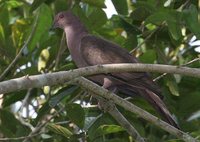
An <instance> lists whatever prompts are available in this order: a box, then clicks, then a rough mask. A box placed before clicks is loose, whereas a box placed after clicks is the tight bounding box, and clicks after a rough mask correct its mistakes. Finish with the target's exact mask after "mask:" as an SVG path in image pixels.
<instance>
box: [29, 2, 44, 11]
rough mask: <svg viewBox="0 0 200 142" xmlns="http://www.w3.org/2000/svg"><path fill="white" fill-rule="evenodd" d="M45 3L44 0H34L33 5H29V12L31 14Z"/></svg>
mask: <svg viewBox="0 0 200 142" xmlns="http://www.w3.org/2000/svg"><path fill="white" fill-rule="evenodd" d="M45 1H46V0H34V1H33V3H32V5H31V9H30V12H33V11H34V10H36V9H37V8H38V7H39V6H40V5H41V4H42V3H44V2H45Z"/></svg>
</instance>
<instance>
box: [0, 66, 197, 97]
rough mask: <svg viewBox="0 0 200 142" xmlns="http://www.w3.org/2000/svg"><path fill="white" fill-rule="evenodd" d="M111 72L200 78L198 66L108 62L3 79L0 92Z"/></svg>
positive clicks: (59, 82) (50, 84) (61, 82)
mask: <svg viewBox="0 0 200 142" xmlns="http://www.w3.org/2000/svg"><path fill="white" fill-rule="evenodd" d="M110 72H158V73H172V74H180V75H185V76H191V77H195V78H200V69H198V68H188V67H178V66H171V65H160V64H140V63H135V64H130V63H124V64H107V65H96V66H91V67H85V68H79V69H75V70H70V71H61V72H56V73H48V74H42V75H33V76H24V77H21V78H16V79H11V80H8V81H3V82H0V94H5V93H9V92H13V91H17V90H23V89H28V88H40V87H43V86H52V85H56V84H63V83H65V82H67V81H69V80H72V79H74V78H76V77H80V76H89V75H94V74H101V73H103V74H106V73H110Z"/></svg>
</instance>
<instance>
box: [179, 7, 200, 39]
mask: <svg viewBox="0 0 200 142" xmlns="http://www.w3.org/2000/svg"><path fill="white" fill-rule="evenodd" d="M183 20H184V21H185V23H186V26H187V27H188V28H189V29H190V31H191V32H193V33H194V34H195V35H196V36H197V38H198V39H200V28H199V27H200V23H199V21H198V10H197V8H196V6H195V5H191V6H190V8H189V9H188V10H186V11H184V13H183Z"/></svg>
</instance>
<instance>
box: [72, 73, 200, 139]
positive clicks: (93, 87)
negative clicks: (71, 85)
mask: <svg viewBox="0 0 200 142" xmlns="http://www.w3.org/2000/svg"><path fill="white" fill-rule="evenodd" d="M74 82H76V83H77V84H79V85H80V86H82V87H84V88H85V89H88V90H89V91H91V92H93V93H94V94H98V95H99V96H101V97H103V98H106V99H108V100H112V101H113V102H114V103H115V104H117V105H119V106H121V107H123V108H124V109H126V110H128V111H130V112H132V113H135V114H137V115H138V116H140V117H142V118H143V119H145V120H147V121H149V122H151V123H152V124H154V125H156V126H158V127H160V128H161V129H163V130H165V131H167V132H169V133H170V134H172V135H174V136H176V137H178V138H180V139H182V140H184V141H185V142H199V141H198V140H197V139H195V138H193V137H191V136H190V135H189V134H187V133H185V132H183V131H181V130H179V129H177V128H175V127H173V126H171V125H170V124H168V123H166V122H164V121H162V120H161V119H159V118H157V117H155V116H154V115H152V114H150V113H148V112H147V111H145V110H143V109H141V108H139V107H137V106H136V105H134V104H132V103H130V102H128V101H126V100H124V99H122V98H121V97H119V96H117V95H115V94H114V93H111V92H110V91H108V90H106V89H104V88H102V87H100V86H98V85H97V84H94V83H93V82H91V81H89V80H87V79H85V78H83V77H80V78H76V79H75V80H74Z"/></svg>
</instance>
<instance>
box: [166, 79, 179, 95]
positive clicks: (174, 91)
mask: <svg viewBox="0 0 200 142" xmlns="http://www.w3.org/2000/svg"><path fill="white" fill-rule="evenodd" d="M167 86H168V87H169V90H170V92H171V93H172V94H173V95H174V96H179V95H180V94H179V90H178V86H177V83H176V81H175V78H174V77H173V76H168V78H167Z"/></svg>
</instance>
